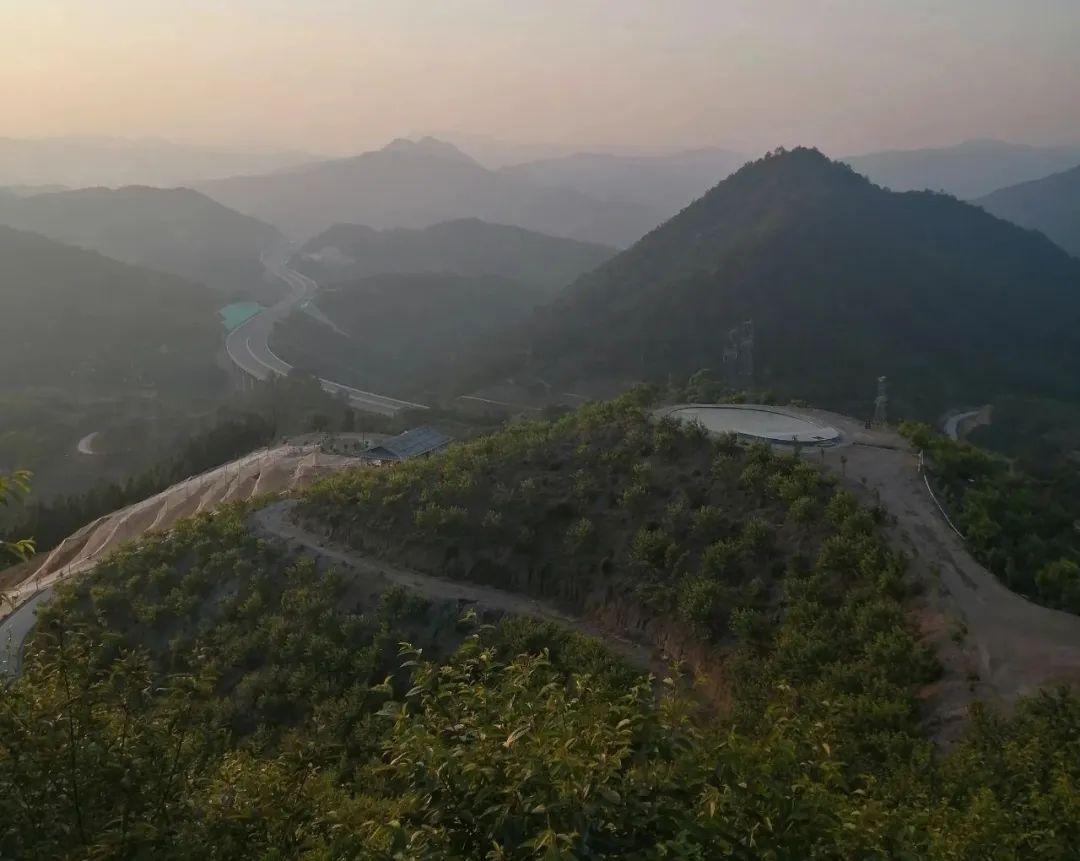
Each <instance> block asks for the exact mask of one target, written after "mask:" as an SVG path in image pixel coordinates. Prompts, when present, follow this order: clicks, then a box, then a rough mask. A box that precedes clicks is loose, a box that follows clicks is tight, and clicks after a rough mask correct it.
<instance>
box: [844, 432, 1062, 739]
mask: <svg viewBox="0 0 1080 861" xmlns="http://www.w3.org/2000/svg"><path fill="white" fill-rule="evenodd" d="M867 441H869V440H867ZM877 442H879V443H880V445H867V444H854V445H848V446H845V447H842V448H839V449H836V450H832V451H828V452H826V455H825V462H826V463H827V465H829V466H830V467H832V468H833V469H835V470H836V471H837V472H842V473H843V474H844V475H845V483H846V484H848V485H849V486H850V487H851V488H852V489H854V490H856V491H857V492H858V493H859V494H860V495H861V496H862V498H863V499H864V501H870V502H873V501H874V500H876V499H878V498H880V501H881V503H882V504H883V505H884V506H885V508H886V509H888V511H889V512H890V513H892V514H893V515H894V516H895V517H896V518H897V525H896V526H895V527H894V528H893V529H892V530H891V531H892V537H893V539H894V541H896V542H897V543H898V544H899V545H900V546H902V547H903V549H904V550H905V552H906V553H907V554H908V555H909V556H911V557H912V568H913V571H914V573H915V574H916V576H919V577H921V578H922V579H923V581H924V582H925V583H926V584H927V587H928V588H927V593H926V595H925V596H924V599H923V604H924V606H923V607H922V608H921V610H920V623H921V624H922V627H923V631H924V633H925V634H926V636H927V639H928V641H930V642H931V643H933V644H934V645H935V646H936V647H937V648H938V653H939V656H940V657H941V659H942V662H943V663H944V664H945V667H946V675H945V678H944V679H943V680H942V681H941V682H940V683H939V684H938V685H936V686H935V687H934V688H933V689H932V690H929V691H927V692H926V693H927V698H928V700H930V705H931V707H932V708H933V710H934V711H935V712H937V713H938V714H939V715H940V716H941V718H942V719H943V720H944V721H946V722H947V721H949V720H951V719H955V718H959V717H960V716H962V714H963V713H964V711H965V710H966V708H967V705H968V704H969V703H970V702H971V701H972V700H974V699H982V700H989V701H991V702H997V703H998V704H1001V705H1005V706H1008V705H1010V704H1012V703H1013V702H1015V701H1016V699H1017V698H1018V697H1020V696H1025V695H1030V694H1033V693H1035V692H1036V691H1038V690H1039V689H1040V688H1046V687H1051V686H1054V685H1056V684H1072V685H1077V686H1080V616H1075V615H1073V614H1070V613H1064V612H1061V611H1059V610H1051V609H1049V608H1046V607H1041V606H1039V605H1037V604H1033V603H1032V602H1030V601H1028V600H1027V599H1025V598H1023V597H1021V596H1020V595H1017V594H1016V593H1014V592H1011V591H1009V589H1007V588H1006V587H1005V586H1004V585H1003V584H1002V583H1001V581H1000V580H998V579H997V578H996V577H995V576H994V575H993V574H992V573H990V572H989V571H987V570H986V569H985V568H984V567H982V565H980V564H979V563H978V562H977V561H976V560H975V559H974V558H973V557H972V556H971V554H970V553H969V552H968V551H967V549H966V548H965V547H964V544H963V541H962V540H961V539H960V537H959V536H958V535H956V533H954V532H953V531H952V529H951V527H950V526H949V525H948V524H947V523H946V522H945V520H944V518H943V517H942V515H941V513H940V512H939V511H938V510H937V508H936V505H935V503H934V501H933V499H932V498H931V496H930V494H929V493H928V491H927V488H926V485H925V484H924V481H923V477H922V475H921V474H920V473H919V471H918V461H917V457H916V456H915V454H913V453H912V452H911V451H910V450H909V449H908V448H907V446H906V444H905V443H904V441H903V440H902V439H900V438H899V437H897V436H893V438H892V439H882V440H878V441H877ZM884 445H889V446H895V447H888V448H886V447H881V446H884ZM841 457H843V458H845V459H846V462H843V463H842V462H841Z"/></svg>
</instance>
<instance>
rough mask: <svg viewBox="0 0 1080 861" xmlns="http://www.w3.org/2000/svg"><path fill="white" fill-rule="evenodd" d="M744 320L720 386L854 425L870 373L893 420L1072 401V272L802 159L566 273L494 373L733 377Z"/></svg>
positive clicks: (757, 174) (1075, 297)
mask: <svg viewBox="0 0 1080 861" xmlns="http://www.w3.org/2000/svg"><path fill="white" fill-rule="evenodd" d="M746 320H753V327H754V331H755V345H754V350H753V366H754V373H753V378H752V379H741V380H736V384H739V385H746V386H751V387H754V388H757V389H761V388H774V389H775V390H777V391H778V392H779V393H780V394H781V395H790V396H797V397H803V398H806V399H808V400H811V401H814V402H817V403H820V404H827V405H830V406H833V407H837V408H841V409H846V410H849V411H851V412H853V413H854V414H863V413H866V412H868V411H869V409H870V407H869V404H870V402H871V401H872V398H873V395H874V387H875V380H876V378H877V377H878V376H879V375H886V376H888V377H889V378H890V380H891V382H892V391H893V397H894V403H895V404H897V406H898V407H899V408H900V409H901V410H903V411H905V412H907V413H908V414H909V415H910V414H920V415H933V414H934V413H935V411H937V410H941V409H944V408H946V407H948V406H950V405H953V404H958V403H982V402H985V401H987V400H992V398H993V397H994V396H995V395H997V394H1000V393H1003V392H1025V393H1027V394H1029V395H1035V394H1047V395H1053V396H1056V397H1062V398H1069V399H1072V398H1076V397H1077V396H1078V395H1080V376H1078V371H1080V261H1077V260H1075V259H1073V258H1071V257H1070V256H1069V255H1067V254H1066V253H1065V252H1063V251H1062V250H1061V249H1060V248H1058V247H1057V246H1055V245H1054V244H1053V243H1051V242H1050V241H1049V240H1047V239H1046V238H1045V237H1043V236H1041V235H1039V234H1036V233H1033V232H1030V231H1026V230H1022V229H1020V228H1018V227H1016V226H1014V225H1012V224H1009V223H1007V222H1004V221H1002V220H1000V219H997V218H995V217H993V216H991V215H989V214H987V213H986V212H984V211H983V210H981V209H979V208H978V207H975V206H972V205H969V204H965V203H961V202H959V201H957V200H955V199H954V198H952V197H949V196H945V195H938V194H933V193H929V192H909V193H903V194H901V193H895V192H891V191H887V190H885V189H882V188H880V187H878V186H875V185H873V184H872V183H870V182H869V181H868V180H867V179H865V178H864V177H862V176H860V175H859V174H857V173H855V172H854V171H853V170H852V169H851V168H849V167H847V166H846V165H843V164H840V163H837V162H833V161H830V160H829V159H827V158H826V157H825V156H823V155H822V154H821V153H820V152H818V151H817V150H812V149H804V148H800V149H796V150H792V151H788V152H784V151H778V152H777V153H775V154H772V155H769V156H767V157H766V158H763V159H761V160H759V161H756V162H753V163H751V164H749V165H747V166H745V167H744V168H742V169H741V170H740V171H738V172H737V173H735V174H734V175H733V176H731V177H730V178H728V179H727V180H725V181H724V182H722V183H720V184H719V185H718V186H716V187H715V188H714V189H712V190H711V191H710V192H708V193H707V194H706V195H705V196H704V197H702V198H701V199H699V200H698V201H696V202H695V203H694V204H692V205H691V206H690V207H688V208H687V209H686V210H684V211H683V212H681V213H680V214H679V215H677V216H676V217H675V218H672V219H671V220H670V221H668V222H667V223H665V224H664V225H662V226H661V227H659V228H658V229H656V230H654V231H653V232H652V233H650V234H649V235H648V236H646V237H645V238H644V239H642V240H641V241H640V242H638V243H637V244H635V245H634V246H633V247H632V248H630V249H629V250H627V251H625V252H623V253H621V254H619V255H618V256H616V257H614V258H613V259H612V260H610V261H608V262H607V263H605V264H604V265H603V266H601V267H600V268H599V269H597V270H596V271H595V272H592V273H590V274H588V275H585V276H583V277H582V278H581V279H579V280H578V281H577V282H576V283H575V284H573V285H572V286H571V287H569V288H568V289H567V290H565V291H564V292H563V293H562V294H560V296H559V297H558V298H557V299H556V301H555V302H554V303H553V304H552V305H551V306H549V307H548V308H546V309H545V310H544V311H543V312H542V313H540V314H539V315H538V317H537V318H536V319H535V320H534V321H533V323H532V326H531V329H530V331H529V333H528V335H527V336H526V335H524V334H522V333H518V334H517V335H516V336H515V338H514V340H515V342H516V343H515V344H514V345H513V347H512V349H513V350H516V352H517V354H518V359H517V361H516V363H510V364H509V365H507V364H506V363H505V357H504V364H503V365H502V368H503V369H506V368H507V367H509V368H510V369H511V370H512V372H513V373H516V374H517V375H518V376H519V377H521V376H523V375H525V374H526V373H527V372H531V373H532V374H533V375H534V376H536V377H539V378H542V379H544V380H545V381H548V382H556V381H558V382H566V383H569V382H572V381H587V380H597V379H619V380H623V381H629V380H632V379H653V380H664V379H666V378H667V377H668V376H669V375H675V376H685V375H688V374H690V373H693V372H695V371H697V370H699V369H702V368H709V369H712V370H713V372H714V373H715V374H716V375H717V376H722V375H724V374H725V373H728V372H729V371H730V372H732V373H734V374H738V373H740V372H741V371H742V370H744V368H740V367H734V368H733V367H732V364H731V358H730V356H729V357H728V362H727V365H725V352H726V351H727V350H728V347H729V339H728V332H729V330H730V329H732V328H733V327H736V326H738V325H739V324H740V323H742V322H743V321H746ZM526 343H527V344H528V348H527V349H526V348H525V347H523V346H520V345H522V344H526ZM514 369H516V370H514Z"/></svg>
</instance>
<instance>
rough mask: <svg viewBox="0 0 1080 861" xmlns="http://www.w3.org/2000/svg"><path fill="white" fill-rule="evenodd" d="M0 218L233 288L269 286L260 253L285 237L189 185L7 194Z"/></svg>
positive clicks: (223, 288)
mask: <svg viewBox="0 0 1080 861" xmlns="http://www.w3.org/2000/svg"><path fill="white" fill-rule="evenodd" d="M0 223H4V224H8V225H10V226H12V227H16V228H18V229H20V230H33V231H35V232H37V233H41V234H44V235H45V236H48V237H50V238H52V239H56V240H58V241H60V242H66V243H68V244H71V245H78V246H80V247H82V248H88V249H91V250H93V251H98V252H100V253H102V254H104V255H106V256H108V257H114V258H116V259H117V260H122V261H124V262H125V263H134V264H137V265H140V266H147V267H150V268H152V269H159V270H161V271H162V272H171V273H172V274H174V275H179V276H181V277H183V278H188V279H191V280H193V281H199V282H201V283H203V284H206V285H207V286H209V287H213V288H215V289H218V290H221V291H223V292H226V293H237V292H241V291H247V292H256V293H257V292H262V291H265V290H268V289H269V288H268V287H267V285H266V284H265V281H264V275H263V267H262V264H261V263H260V262H259V255H260V254H261V253H262V252H263V251H265V250H268V249H270V248H272V247H273V246H274V245H276V244H277V243H278V242H279V241H280V240H281V236H280V234H279V233H278V232H277V229H276V228H273V227H271V226H270V225H269V224H263V223H262V222H260V221H257V220H256V219H254V218H251V217H249V216H246V215H241V214H240V213H238V212H233V211H232V210H229V209H227V208H226V207H224V206H221V205H220V204H218V203H215V202H214V201H212V200H211V199H210V198H208V197H205V196H204V195H201V194H199V193H198V192H194V191H191V190H190V189H186V188H174V189H162V188H147V187H143V186H128V187H126V188H119V189H116V190H112V189H108V188H84V189H80V190H78V191H64V192H57V193H53V194H41V195H36V196H33V197H28V198H25V199H21V200H19V199H15V198H2V197H0Z"/></svg>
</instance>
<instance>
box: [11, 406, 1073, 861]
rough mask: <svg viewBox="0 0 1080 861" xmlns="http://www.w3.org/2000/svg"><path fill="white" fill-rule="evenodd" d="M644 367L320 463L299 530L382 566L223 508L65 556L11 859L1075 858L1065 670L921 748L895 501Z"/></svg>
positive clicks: (34, 676)
mask: <svg viewBox="0 0 1080 861" xmlns="http://www.w3.org/2000/svg"><path fill="white" fill-rule="evenodd" d="M646 395H647V392H644V391H642V390H638V391H637V392H634V393H632V394H631V395H630V396H628V397H626V398H624V399H622V400H621V401H620V402H618V403H614V404H591V405H588V406H586V407H584V408H582V409H581V410H579V411H578V412H577V413H576V414H574V415H570V416H567V417H565V418H563V419H562V420H560V421H559V422H556V423H553V424H548V423H542V422H520V423H517V424H516V425H514V426H513V427H511V428H509V429H507V430H506V431H504V432H500V433H496V434H492V435H489V436H485V437H481V438H478V439H476V440H474V441H472V442H469V443H465V444H462V445H457V446H454V447H452V448H450V449H449V450H448V451H447V452H445V454H443V455H441V456H438V457H435V458H431V459H416V460H412V461H410V462H408V463H407V464H403V465H401V466H399V467H396V468H394V469H392V470H387V469H361V470H356V471H353V472H350V473H343V474H340V475H338V476H335V477H333V478H330V479H327V480H326V481H325V482H323V483H322V484H320V485H319V486H318V487H316V488H314V489H312V491H311V492H310V493H309V494H308V496H307V500H306V504H305V505H304V512H303V515H304V516H305V517H307V518H310V519H312V520H313V521H314V525H315V526H317V528H318V529H319V533H320V534H319V535H313V536H312V538H315V539H318V540H319V541H320V542H321V541H322V540H324V536H325V534H326V533H327V532H330V533H331V534H332V536H333V537H334V538H335V539H337V540H338V542H339V543H338V546H337V547H336V548H335V550H334V551H333V552H334V554H335V556H336V557H337V558H342V554H343V553H346V552H347V551H346V548H345V547H343V546H342V545H352V546H353V547H354V548H355V549H356V550H359V551H361V552H363V553H364V554H367V555H384V556H386V557H387V564H386V565H385V566H384V565H382V564H380V565H371V564H363V565H345V566H339V567H336V568H332V569H329V570H327V569H326V567H325V564H319V563H317V562H315V561H313V560H312V559H311V558H309V557H307V556H305V555H304V554H303V553H302V552H298V551H297V550H296V549H295V548H296V545H295V544H293V542H292V541H291V540H290V541H288V542H283V541H278V540H275V539H274V538H273V537H271V536H269V535H267V534H265V533H262V532H260V531H259V529H260V527H259V524H267V523H273V518H272V517H269V514H270V513H271V511H272V509H271V510H265V511H263V512H258V513H254V514H253V513H252V512H251V509H250V507H246V506H239V505H231V506H226V507H224V508H222V509H219V510H217V511H215V512H212V513H211V512H204V513H202V514H200V515H197V516H196V517H195V518H193V519H191V520H185V521H182V522H181V523H179V524H178V525H177V526H176V527H175V528H174V529H173V530H171V531H170V532H168V533H165V534H157V535H149V536H146V537H144V538H143V539H141V540H140V541H138V542H134V543H132V544H130V545H128V546H127V547H125V548H123V549H122V550H120V551H119V552H117V553H116V554H114V555H112V556H110V557H108V558H107V559H105V560H103V561H102V563H101V564H100V565H99V566H98V568H97V569H96V570H94V571H93V572H90V573H88V574H87V575H86V576H85V577H84V578H80V579H76V580H73V581H68V583H67V584H63V585H61V586H60V587H59V588H58V590H57V596H56V598H55V599H54V600H53V602H51V603H50V604H49V605H47V606H46V607H44V608H43V609H42V610H40V611H39V612H40V613H41V616H40V619H41V622H40V623H39V624H38V626H37V628H36V630H35V632H34V633H33V635H32V639H31V642H30V644H29V648H28V651H27V654H26V660H25V663H24V671H23V674H22V676H21V677H20V678H19V679H18V680H16V681H15V682H14V683H13V684H11V685H10V686H8V687H6V688H3V689H0V697H2V702H3V706H4V707H3V708H0V822H3V823H5V826H6V827H5V828H3V829H0V856H3V857H4V858H50V859H51V858H85V857H93V858H106V857H109V858H112V857H122V858H144V857H160V858H220V859H241V858H242V859H248V858H281V859H286V858H288V859H292V858H304V859H316V858H334V859H364V861H367V859H396V858H400V859H410V861H411V859H416V861H444V860H445V859H481V858H500V859H506V861H529V859H540V858H546V859H555V858H558V859H611V861H614V859H654V858H670V859H712V858H732V859H757V858H763V859H765V858H767V859H851V858H860V859H862V858H867V859H869V858H910V859H941V861H960V859H984V858H985V859H991V858H992V859H998V858H1000V859H1007V858H1008V859H1013V858H1046V859H1061V861H1065V859H1069V858H1073V857H1075V852H1074V851H1073V850H1074V848H1075V846H1076V845H1077V842H1078V841H1080V821H1078V820H1077V817H1076V816H1075V812H1076V809H1077V805H1078V801H1080V799H1078V794H1077V786H1078V785H1080V783H1078V782H1080V755H1078V754H1080V750H1078V741H1077V739H1078V738H1080V736H1078V734H1077V727H1078V726H1080V702H1078V700H1077V699H1076V697H1075V696H1073V695H1068V694H1066V693H1064V692H1061V693H1055V694H1042V695H1039V696H1036V697H1033V698H1031V699H1026V700H1022V701H1020V702H1019V703H1017V704H1016V707H1015V712H1014V714H1013V715H1012V716H1011V717H1010V718H1008V719H1005V718H1001V717H998V716H996V715H995V714H994V713H992V712H991V711H990V710H989V709H977V710H975V711H974V712H973V714H972V716H971V720H970V724H969V727H968V729H967V731H966V732H965V733H964V735H963V737H962V738H961V739H959V740H958V741H957V742H956V744H955V746H954V747H953V748H952V749H951V750H950V751H948V752H940V753H935V751H934V750H933V748H932V745H931V742H930V739H929V737H928V735H927V731H926V730H927V727H926V726H925V724H924V723H923V721H922V717H923V710H924V709H925V707H926V700H925V698H924V697H925V696H927V694H928V688H927V687H926V685H927V684H928V683H932V682H934V681H935V679H936V678H937V676H938V669H939V668H938V666H937V662H936V661H935V660H934V657H933V655H932V654H931V653H930V652H929V651H928V649H927V648H926V645H925V644H924V643H922V642H920V638H919V633H918V630H917V629H916V628H915V627H914V625H913V623H912V622H913V620H912V619H911V618H910V617H909V615H908V613H907V612H906V611H907V610H908V609H909V608H910V607H911V604H910V603H909V601H910V600H911V599H912V598H913V595H912V592H913V589H912V587H913V586H914V585H915V584H914V582H913V580H912V578H911V577H910V576H909V575H908V573H907V572H906V571H905V558H904V554H903V553H902V552H901V551H899V550H897V549H893V548H890V547H889V546H888V545H887V543H886V541H885V539H884V536H883V534H882V532H881V530H880V529H879V527H878V523H879V522H880V521H881V520H882V515H883V512H882V511H881V510H880V509H864V508H861V507H860V506H859V505H858V504H857V503H856V501H855V498H854V497H853V496H852V495H851V494H849V493H848V492H846V491H843V490H840V489H838V488H836V487H835V485H834V482H833V481H831V480H830V479H829V478H828V477H827V476H826V475H824V474H822V473H821V472H819V471H818V470H817V469H816V468H815V467H814V465H813V463H812V462H806V461H800V460H798V459H797V458H794V457H791V456H788V455H779V454H775V453H773V452H771V451H770V450H769V449H768V448H766V447H763V446H761V447H751V448H743V447H741V446H739V445H737V444H736V443H735V442H734V440H733V439H717V440H713V439H709V438H708V437H707V436H706V435H705V434H704V433H703V432H702V431H701V429H700V428H699V427H694V426H683V425H678V424H676V423H674V422H671V421H650V419H649V414H648V412H647V411H646V410H645V409H644V406H645V404H646V403H647V397H646ZM278 510H280V509H278ZM252 515H253V516H252ZM288 534H295V533H294V532H292V531H291V530H290V532H289V533H288ZM367 561H368V562H370V561H371V560H367ZM404 564H408V565H413V566H415V567H416V568H419V569H421V572H424V571H426V572H428V574H438V575H439V576H440V577H442V578H444V580H443V582H442V583H441V584H440V586H445V585H447V584H446V580H448V579H460V580H468V581H471V582H472V584H473V586H474V587H476V588H481V586H480V585H479V584H485V583H486V584H492V585H497V586H499V587H501V588H502V589H504V590H510V591H511V592H522V593H526V594H527V596H528V598H525V596H522V597H523V598H525V600H523V602H522V606H526V607H530V608H533V612H536V610H537V609H539V608H540V607H541V606H547V607H550V606H551V604H553V603H554V604H557V605H558V606H560V607H562V608H564V609H565V610H566V611H567V612H574V613H576V612H582V611H586V610H589V609H592V610H594V611H596V612H598V613H599V612H600V611H602V610H604V609H605V608H606V609H607V611H608V612H609V616H608V618H609V620H610V622H611V624H612V625H613V626H621V627H624V628H626V629H629V628H633V629H634V631H633V634H632V635H635V634H636V635H637V636H640V637H646V638H649V639H653V640H654V641H656V642H658V644H659V642H663V643H664V645H665V651H666V652H667V653H668V654H669V655H670V654H672V652H673V651H678V650H675V649H673V648H672V647H675V646H678V645H680V644H681V645H685V646H686V655H687V657H688V660H687V665H685V666H684V667H682V668H680V666H679V665H675V666H672V667H671V668H670V672H669V671H667V670H666V669H665V671H664V674H663V676H661V679H662V680H663V681H660V680H657V679H654V680H651V681H653V682H656V684H650V680H647V679H646V678H644V677H642V676H641V675H639V674H638V673H637V672H636V671H635V670H633V669H632V668H631V667H629V666H626V665H623V664H621V663H620V662H619V661H618V660H617V659H616V658H615V657H614V656H613V655H612V654H611V653H608V652H606V651H605V650H604V648H603V647H602V646H601V644H600V643H598V642H597V641H595V640H589V639H585V638H583V637H581V636H579V635H578V634H574V633H569V632H567V631H566V630H565V628H564V627H562V626H558V627H557V626H555V625H553V624H542V623H539V622H537V621H535V620H532V619H521V618H517V619H513V618H511V619H506V618H503V619H501V620H500V619H499V618H498V615H497V614H495V613H493V612H492V611H491V608H485V607H484V606H483V599H481V601H480V602H478V603H476V604H474V603H471V602H470V604H469V605H467V607H466V608H465V612H464V613H463V612H462V610H463V608H462V605H461V603H460V602H459V601H458V600H457V599H456V598H453V599H451V600H446V599H444V598H440V597H439V596H440V595H443V594H445V593H443V592H441V591H440V592H435V593H433V594H429V596H428V597H425V596H423V595H421V594H418V593H416V592H409V591H406V590H405V589H403V588H401V587H400V586H399V587H392V586H391V585H390V584H391V581H390V580H388V579H383V578H382V577H381V575H380V574H379V573H378V572H380V571H387V570H391V569H392V568H393V567H395V566H400V565H404ZM403 573H407V574H408V577H409V582H410V583H412V584H414V586H416V587H418V588H422V585H423V582H425V581H427V582H429V583H430V582H432V581H435V578H429V577H427V576H425V574H423V573H418V572H416V571H408V572H403ZM435 582H437V581H435ZM502 594H503V595H508V594H509V593H508V592H504V593H502ZM558 618H561V619H562V620H563V622H564V623H571V625H572V622H573V620H572V619H570V618H568V617H566V616H559V617H558ZM665 620H666V621H665ZM628 633H631V632H629V631H628ZM958 636H959V637H961V638H962V637H963V632H962V631H961V632H958ZM410 644H412V645H410ZM714 661H715V663H714ZM689 667H696V668H697V669H699V670H702V671H703V672H702V673H701V675H700V676H699V677H695V676H694V675H693V674H691V673H686V674H685V675H684V673H683V671H684V670H685V669H687V668H689ZM710 668H715V669H716V670H717V672H709V669H710ZM691 678H693V679H694V680H695V684H696V683H697V682H698V681H700V680H704V681H705V682H712V683H714V685H715V686H712V685H710V686H698V687H697V688H696V689H695V693H694V694H691V693H690V691H689V686H690V682H691ZM972 681H977V680H972ZM717 689H719V690H717ZM704 690H713V691H717V692H718V693H723V694H725V695H726V698H725V699H724V701H723V707H722V708H719V709H714V708H711V707H710V706H709V704H708V703H707V702H706V699H705V697H703V696H702V693H703V691H704Z"/></svg>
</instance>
